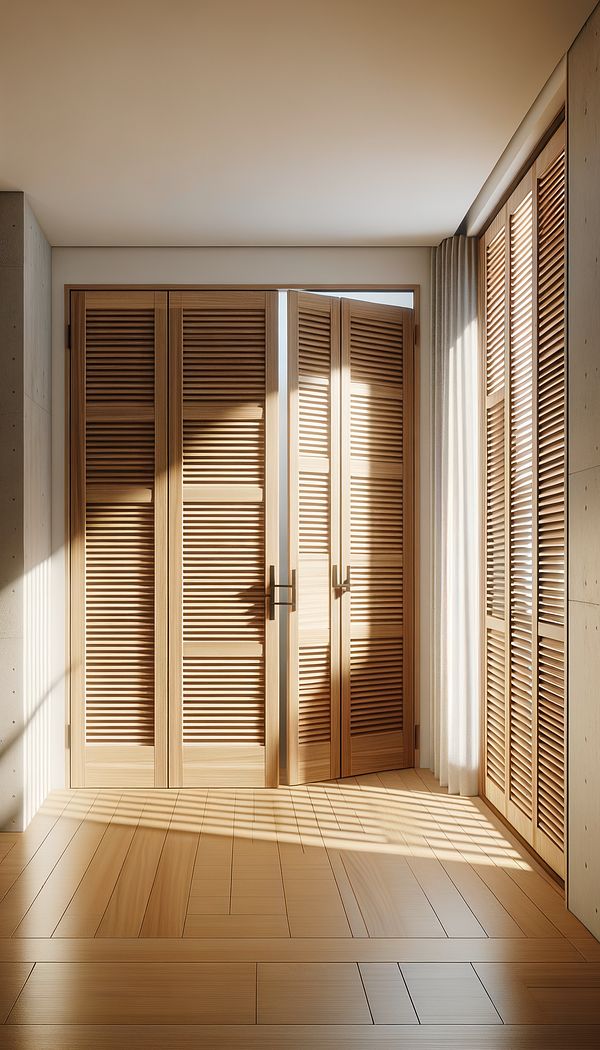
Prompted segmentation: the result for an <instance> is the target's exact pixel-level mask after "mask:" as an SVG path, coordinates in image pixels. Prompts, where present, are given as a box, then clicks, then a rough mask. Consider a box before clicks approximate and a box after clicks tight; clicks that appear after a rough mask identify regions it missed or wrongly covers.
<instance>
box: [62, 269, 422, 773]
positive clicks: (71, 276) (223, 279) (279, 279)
mask: <svg viewBox="0 0 600 1050" xmlns="http://www.w3.org/2000/svg"><path fill="white" fill-rule="evenodd" d="M67 284H82V285H90V284H146V285H151V286H153V285H160V284H168V285H172V284H179V285H186V284H215V285H236V284H250V285H252V284H257V285H264V284H273V285H275V284H279V285H286V286H289V287H300V288H310V287H311V286H314V285H319V284H327V285H331V286H335V287H338V288H339V287H343V286H347V285H351V286H353V287H355V288H356V287H358V288H360V287H361V286H363V285H372V286H375V287H384V286H386V285H398V284H418V285H420V289H421V302H420V333H421V338H420V347H419V359H420V405H419V420H420V423H419V426H420V545H419V556H420V561H419V577H420V589H421V609H420V629H421V651H420V666H419V679H420V702H421V715H420V722H421V762H422V764H423V765H429V736H430V712H429V696H430V692H429V681H430V670H429V663H430V644H429V640H430V601H429V595H430V539H429V537H430V516H429V515H430V489H431V476H430V452H431V442H430V420H431V413H430V348H429V344H430V339H429V335H430V333H429V289H430V249H429V248H54V249H53V251H52V318H53V321H52V329H53V333H52V353H53V365H52V403H53V429H52V470H53V499H52V508H53V511H52V538H53V548H54V555H53V564H52V586H53V594H54V596H55V602H54V610H55V615H54V642H53V654H54V668H53V671H54V678H55V681H56V685H55V698H56V701H57V702H58V703H61V704H62V705H63V706H64V709H65V711H66V696H67V678H66V669H65V653H66V635H65V624H66V610H67V596H66V586H65V584H66V567H65V546H64V544H65V428H64V419H65V371H64V365H65V350H64V288H65V285H67Z"/></svg>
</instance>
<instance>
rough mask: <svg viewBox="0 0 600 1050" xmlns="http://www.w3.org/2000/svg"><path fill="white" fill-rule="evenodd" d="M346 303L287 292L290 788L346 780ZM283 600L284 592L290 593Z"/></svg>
mask: <svg viewBox="0 0 600 1050" xmlns="http://www.w3.org/2000/svg"><path fill="white" fill-rule="evenodd" d="M339 412H340V302H339V299H333V298H329V297H326V296H323V295H310V294H308V293H306V292H289V293H288V421H289V434H288V442H289V444H288V454H289V523H290V524H289V565H290V572H295V573H296V579H297V594H298V602H297V609H296V611H291V612H290V614H289V618H288V719H287V756H288V758H287V771H288V782H289V783H290V784H300V783H306V782H309V781H315V780H329V779H330V778H331V777H337V776H339V773H340V670H339V669H340V634H339V627H340V615H339V614H340V603H341V602H340V599H341V594H340V591H339V590H338V589H336V588H334V586H333V584H334V583H335V582H336V581H335V579H334V576H335V575H337V582H341V577H340V575H339V573H340V549H339V540H340V415H339ZM283 593H285V592H283Z"/></svg>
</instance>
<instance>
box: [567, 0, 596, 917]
mask: <svg viewBox="0 0 600 1050" xmlns="http://www.w3.org/2000/svg"><path fill="white" fill-rule="evenodd" d="M599 63H600V7H597V8H596V11H595V13H594V14H593V15H592V17H591V18H590V20H589V22H588V23H587V25H586V26H585V27H584V29H583V30H582V31H581V33H580V35H579V37H578V39H577V40H576V41H575V44H574V45H573V47H572V49H571V51H570V52H569V58H568V110H567V112H568V126H569V149H568V165H569V251H568V266H569V345H568V359H569V440H568V456H569V615H568V637H569V649H568V670H569V690H568V698H569V702H568V739H569V781H568V815H569V821H568V883H567V886H568V902H569V907H570V909H571V910H572V911H574V912H575V914H576V915H577V916H578V917H579V918H580V919H581V920H582V922H584V923H585V924H586V926H588V927H589V929H590V930H591V931H592V933H594V934H595V935H596V937H600V684H599V683H600V348H599V343H600V300H599V297H598V289H599V288H600V262H599V259H600V251H599V245H600V194H599V192H598V186H599V184H600V78H599V77H598V65H599Z"/></svg>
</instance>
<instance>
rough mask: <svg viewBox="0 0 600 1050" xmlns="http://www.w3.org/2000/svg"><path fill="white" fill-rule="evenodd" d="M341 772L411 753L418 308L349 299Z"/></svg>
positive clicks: (406, 758) (344, 351)
mask: <svg viewBox="0 0 600 1050" xmlns="http://www.w3.org/2000/svg"><path fill="white" fill-rule="evenodd" d="M341 309H342V317H341V331H342V343H341V365H342V397H341V405H342V408H341V416H342V428H341V468H342V477H341V492H342V499H341V503H342V506H341V547H342V549H341V560H342V567H343V568H342V571H343V579H342V581H341V583H342V588H341V593H340V602H341V623H342V638H341V641H342V645H341V664H342V666H341V677H342V725H341V740H342V774H343V775H345V776H351V775H353V774H359V773H363V772H375V771H377V770H382V769H389V768H393V767H402V766H410V765H412V763H413V758H414V724H413V723H414V708H413V675H414V669H413V659H414V644H413V579H414V566H413V559H414V538H413V532H414V506H413V504H414V497H413V492H414V477H413V472H414V464H413V448H412V429H413V426H412V415H413V367H414V362H413V345H414V334H413V333H414V327H413V313H412V311H411V310H405V309H401V308H399V307H393V306H383V305H379V304H374V303H366V302H357V301H354V300H350V299H344V300H342V307H341Z"/></svg>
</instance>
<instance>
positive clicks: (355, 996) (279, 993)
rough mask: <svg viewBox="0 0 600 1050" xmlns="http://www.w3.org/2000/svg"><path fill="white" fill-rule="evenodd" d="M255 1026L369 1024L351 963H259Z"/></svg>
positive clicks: (361, 988) (358, 983)
mask: <svg viewBox="0 0 600 1050" xmlns="http://www.w3.org/2000/svg"><path fill="white" fill-rule="evenodd" d="M257 1021H258V1024H281V1023H286V1024H294V1023H296V1024H348V1023H351V1024H372V1018H371V1012H370V1010H369V1004H368V1002H367V997H366V995H365V990H364V988H363V984H362V981H361V978H360V972H359V969H358V967H357V966H356V965H355V964H354V963H338V964H337V965H334V966H331V965H329V964H328V963H259V965H258V985H257Z"/></svg>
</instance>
